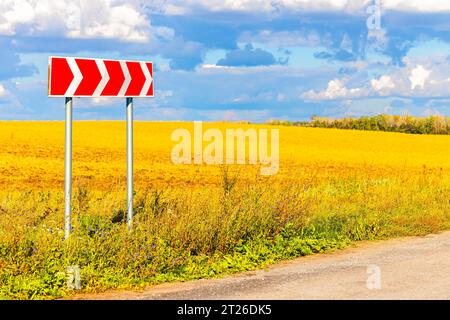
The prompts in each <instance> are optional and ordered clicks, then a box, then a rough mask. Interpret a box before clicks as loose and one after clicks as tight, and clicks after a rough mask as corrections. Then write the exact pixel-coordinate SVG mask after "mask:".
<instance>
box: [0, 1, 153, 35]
mask: <svg viewBox="0 0 450 320" xmlns="http://www.w3.org/2000/svg"><path fill="white" fill-rule="evenodd" d="M149 28H150V22H149V21H148V19H147V17H146V16H145V15H143V14H142V13H140V12H139V10H138V9H137V8H135V7H133V5H131V4H127V3H116V2H114V1H112V0H99V1H90V0H80V1H77V2H74V1H70V2H68V1H60V0H39V1H35V0H2V1H1V2H0V34H3V35H16V34H17V33H19V32H20V33H21V34H22V35H63V36H65V37H68V38H82V39H83V38H85V39H90V38H115V39H120V40H123V41H146V40H147V39H148V32H149Z"/></svg>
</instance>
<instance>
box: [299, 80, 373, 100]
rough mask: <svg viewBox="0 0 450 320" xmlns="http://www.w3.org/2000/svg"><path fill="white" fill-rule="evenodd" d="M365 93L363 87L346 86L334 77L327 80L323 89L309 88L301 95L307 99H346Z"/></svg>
mask: <svg viewBox="0 0 450 320" xmlns="http://www.w3.org/2000/svg"><path fill="white" fill-rule="evenodd" d="M364 94H365V90H364V89H363V88H351V89H349V88H347V87H346V86H345V84H344V82H343V81H342V80H339V79H334V80H331V81H330V82H328V86H327V88H326V89H325V90H323V91H319V92H315V91H314V90H310V91H308V92H305V93H304V94H303V95H302V98H304V99H307V100H334V99H348V98H357V97H361V96H363V95H364Z"/></svg>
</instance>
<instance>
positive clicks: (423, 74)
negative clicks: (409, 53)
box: [408, 65, 431, 90]
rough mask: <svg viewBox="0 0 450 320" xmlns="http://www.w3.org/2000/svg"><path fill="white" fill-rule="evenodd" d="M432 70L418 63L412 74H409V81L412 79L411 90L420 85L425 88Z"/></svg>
mask: <svg viewBox="0 0 450 320" xmlns="http://www.w3.org/2000/svg"><path fill="white" fill-rule="evenodd" d="M430 73H431V71H430V70H428V69H426V68H424V67H423V66H422V65H418V66H417V67H415V68H414V69H412V71H411V75H410V76H409V78H408V79H409V81H411V90H414V89H415V88H416V87H420V88H422V89H423V87H424V86H425V82H426V81H427V80H428V79H429V77H430Z"/></svg>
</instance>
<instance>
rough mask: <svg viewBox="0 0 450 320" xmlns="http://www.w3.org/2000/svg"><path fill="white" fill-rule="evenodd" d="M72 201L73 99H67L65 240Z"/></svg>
mask: <svg viewBox="0 0 450 320" xmlns="http://www.w3.org/2000/svg"><path fill="white" fill-rule="evenodd" d="M71 200H72V98H71V97H66V141H65V155H64V202H65V206H64V239H67V238H68V237H69V236H70V230H71V223H70V213H71V212H70V211H71V208H70V207H71V206H70V204H71Z"/></svg>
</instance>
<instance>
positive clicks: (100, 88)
mask: <svg viewBox="0 0 450 320" xmlns="http://www.w3.org/2000/svg"><path fill="white" fill-rule="evenodd" d="M95 63H97V68H98V70H99V71H100V75H101V76H102V80H100V82H99V83H98V86H97V88H96V89H95V91H94V93H93V95H92V96H93V97H100V95H101V94H102V92H103V89H105V87H106V84H107V83H108V81H109V74H108V70H107V69H106V66H105V62H104V61H103V60H102V59H95Z"/></svg>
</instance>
